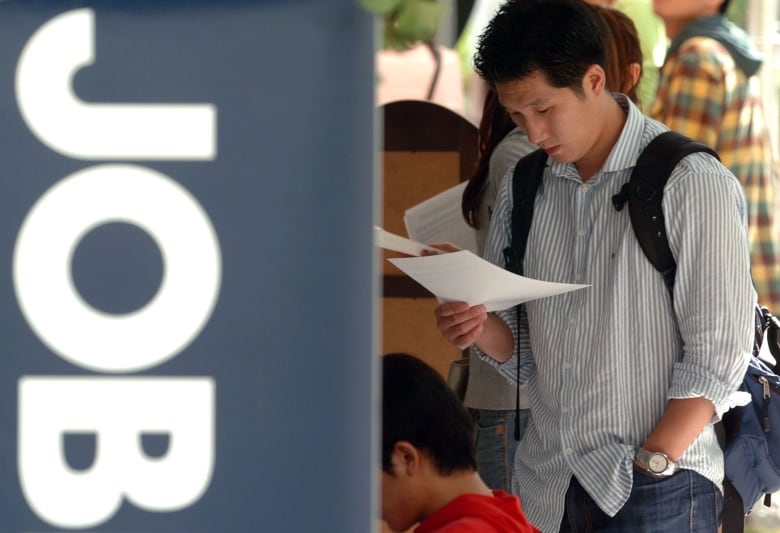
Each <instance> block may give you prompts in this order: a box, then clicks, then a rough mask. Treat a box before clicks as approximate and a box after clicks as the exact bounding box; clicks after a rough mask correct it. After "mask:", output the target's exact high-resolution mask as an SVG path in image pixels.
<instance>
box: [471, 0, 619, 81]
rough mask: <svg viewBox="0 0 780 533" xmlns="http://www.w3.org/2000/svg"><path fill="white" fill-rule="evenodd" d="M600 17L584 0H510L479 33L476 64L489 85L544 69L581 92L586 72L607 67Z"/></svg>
mask: <svg viewBox="0 0 780 533" xmlns="http://www.w3.org/2000/svg"><path fill="white" fill-rule="evenodd" d="M596 17H597V15H596V14H595V13H593V11H592V10H591V9H589V8H588V6H587V5H586V4H585V2H583V1H582V0H508V1H507V2H506V3H504V4H503V5H502V6H501V8H500V9H499V10H498V12H497V13H496V15H495V17H493V19H492V20H491V21H490V23H489V24H488V26H487V28H486V29H485V31H484V32H483V33H482V35H481V36H480V38H479V44H478V47H477V52H476V54H475V56H474V66H475V68H476V70H477V72H478V73H479V75H480V76H481V77H482V78H483V79H484V80H485V81H487V82H488V83H490V84H495V83H500V82H507V81H514V80H517V79H521V78H525V77H526V76H528V75H530V74H532V73H534V72H537V71H539V72H541V73H543V74H544V76H545V78H546V80H547V82H548V83H549V84H550V85H552V86H553V87H558V88H571V89H572V90H573V91H574V92H575V93H576V94H578V95H581V94H582V93H583V89H582V78H583V76H584V75H585V71H586V70H587V69H588V68H589V67H590V66H591V65H594V64H597V65H601V66H602V67H604V66H605V52H604V41H603V39H602V35H601V31H600V29H599V21H598V19H597V18H596Z"/></svg>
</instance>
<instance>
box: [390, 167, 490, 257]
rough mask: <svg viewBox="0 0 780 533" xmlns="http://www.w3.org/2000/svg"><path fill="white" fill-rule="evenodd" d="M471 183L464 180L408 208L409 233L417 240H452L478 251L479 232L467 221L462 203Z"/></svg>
mask: <svg viewBox="0 0 780 533" xmlns="http://www.w3.org/2000/svg"><path fill="white" fill-rule="evenodd" d="M467 183H468V182H465V181H464V182H463V183H461V184H459V185H456V186H455V187H451V188H449V189H447V190H446V191H444V192H440V193H439V194H437V195H435V196H432V197H430V198H428V199H427V200H425V201H424V202H421V203H419V204H417V205H415V206H412V207H410V208H409V209H407V210H406V211H405V212H404V224H406V232H407V233H408V234H409V237H410V238H412V239H413V240H415V241H417V242H426V243H432V242H449V243H452V244H454V245H455V246H457V247H458V248H461V249H463V250H469V251H471V252H473V253H477V235H476V233H475V232H474V228H472V227H471V226H469V225H468V224H466V220H465V219H464V218H463V211H462V210H461V207H460V206H461V198H462V197H463V189H465V188H466V184H467Z"/></svg>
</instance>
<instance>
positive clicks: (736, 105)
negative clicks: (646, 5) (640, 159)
mask: <svg viewBox="0 0 780 533" xmlns="http://www.w3.org/2000/svg"><path fill="white" fill-rule="evenodd" d="M728 5H729V2H728V0H726V1H724V0H653V8H654V9H655V12H656V13H658V15H660V17H661V18H662V19H663V21H664V24H665V26H666V33H667V35H668V36H669V38H670V39H671V46H670V47H669V51H668V55H667V58H666V61H665V62H664V66H663V68H662V70H661V82H660V85H659V90H658V94H657V97H656V100H655V103H654V105H653V107H652V109H651V112H650V116H651V117H653V118H654V119H656V120H659V121H661V122H663V123H664V124H666V125H667V126H668V127H669V128H671V129H673V130H675V131H678V132H680V133H682V134H685V135H687V136H689V137H692V138H694V139H697V140H700V141H702V142H704V143H706V144H708V145H710V146H712V147H713V148H715V150H717V152H718V154H719V155H720V157H721V160H722V161H723V164H724V165H726V166H727V167H729V168H730V169H731V171H732V172H734V174H735V175H736V176H737V178H739V180H740V182H741V183H742V186H743V188H744V191H745V196H746V198H747V206H748V240H749V242H750V249H751V263H752V267H753V280H754V281H755V284H756V290H757V291H758V301H759V302H760V303H761V304H762V305H766V306H767V307H769V308H770V309H780V220H778V217H777V213H776V209H775V207H776V205H777V201H778V199H777V197H776V195H777V194H780V192H778V191H777V189H776V187H777V180H776V176H775V173H774V167H773V162H772V150H771V145H770V142H769V134H768V130H767V127H766V121H765V118H764V116H763V109H762V103H761V89H760V87H759V81H758V77H757V76H756V73H757V72H758V70H759V68H760V67H761V56H760V55H759V54H758V52H757V51H756V50H755V48H754V47H753V46H752V44H751V42H750V39H749V38H748V36H747V35H746V34H745V32H744V31H742V29H740V28H739V27H737V26H735V25H734V24H732V23H731V22H729V21H728V20H726V18H725V16H724V13H725V12H726V9H727V8H728Z"/></svg>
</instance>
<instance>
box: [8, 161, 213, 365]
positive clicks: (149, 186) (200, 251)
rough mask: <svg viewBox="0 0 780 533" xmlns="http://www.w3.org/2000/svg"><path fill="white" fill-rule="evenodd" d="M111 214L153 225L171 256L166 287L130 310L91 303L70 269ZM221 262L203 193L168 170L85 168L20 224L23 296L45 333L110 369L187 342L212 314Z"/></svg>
mask: <svg viewBox="0 0 780 533" xmlns="http://www.w3.org/2000/svg"><path fill="white" fill-rule="evenodd" d="M110 222H125V223H129V224H134V225H136V226H139V227H140V228H141V229H143V230H145V231H146V232H147V233H149V235H150V236H151V237H152V238H153V239H154V240H155V242H156V243H157V245H158V246H159V248H160V252H161V255H162V258H163V277H162V282H161V284H160V288H159V290H158V292H157V294H156V295H155V296H154V297H153V298H152V299H151V300H150V301H149V302H148V303H147V304H146V305H145V306H144V307H142V308H141V309H138V310H136V311H133V312H131V313H127V314H123V315H113V314H108V313H104V312H101V311H98V310H96V309H94V308H93V307H91V306H90V305H89V304H87V303H86V302H85V301H84V300H83V299H82V298H81V296H80V295H79V294H78V291H77V290H76V287H75V285H74V283H73V278H72V276H71V274H70V270H71V263H72V258H73V253H74V250H75V249H76V246H77V245H78V243H79V241H80V240H81V238H82V237H84V235H86V234H87V233H88V232H89V231H91V230H92V229H94V228H95V227H97V226H99V225H102V224H106V223H110ZM221 268H222V267H221V255H220V250H219V242H218V240H217V236H216V232H215V231H214V228H213V227H212V225H211V222H210V220H209V218H208V215H207V214H206V212H205V211H204V210H203V208H202V207H201V206H200V204H199V203H198V202H197V200H196V199H195V198H194V197H193V196H192V195H191V194H190V193H189V192H188V191H187V190H186V189H185V188H184V187H182V186H181V185H179V184H178V183H176V182H175V181H173V180H172V179H170V178H168V177H167V176H165V175H164V174H161V173H159V172H156V171H153V170H151V169H149V168H146V167H141V166H137V165H119V164H117V165H100V166H93V167H90V168H87V169H84V170H80V171H78V172H75V173H73V174H71V175H70V176H68V177H66V178H64V179H62V180H60V181H59V182H57V183H56V184H55V185H54V186H52V187H51V188H50V189H49V190H48V191H46V193H44V194H43V196H41V198H40V199H39V200H38V202H36V204H35V205H34V206H33V208H32V209H31V210H30V212H29V213H28V215H27V217H26V218H25V220H24V222H23V224H22V227H21V229H20V230H19V235H18V237H17V241H16V247H15V250H14V259H13V276H14V288H15V291H16V297H17V299H18V300H19V306H20V308H21V310H22V313H23V314H24V317H25V319H26V320H27V322H28V323H29V324H30V327H31V328H32V329H33V331H34V332H35V334H36V335H37V336H38V337H39V338H40V339H41V341H43V343H44V344H46V346H48V347H49V348H50V349H51V350H52V351H54V352H55V353H56V354H58V355H59V356H61V357H62V358H64V359H66V360H68V361H70V362H71V363H74V364H77V365H80V366H82V367H84V368H88V369H91V370H95V371H100V372H137V371H140V370H144V369H146V368H150V367H153V366H156V365H158V364H160V363H162V362H164V361H166V360H168V359H170V358H172V357H173V356H175V355H176V354H178V353H179V352H180V351H181V350H183V349H184V348H185V347H186V346H187V345H188V344H189V343H190V342H192V340H194V339H195V337H196V336H197V335H198V334H199V333H200V331H201V329H202V328H203V326H204V325H205V324H206V322H207V321H208V319H209V317H210V316H211V313H212V311H213V309H214V305H215V304H216V300H217V296H218V294H219V289H220V283H221V275H222V274H221Z"/></svg>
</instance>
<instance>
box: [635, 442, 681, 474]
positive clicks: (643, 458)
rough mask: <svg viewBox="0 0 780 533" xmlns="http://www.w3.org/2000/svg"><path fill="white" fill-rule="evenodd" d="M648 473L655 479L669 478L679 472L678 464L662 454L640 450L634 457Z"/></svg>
mask: <svg viewBox="0 0 780 533" xmlns="http://www.w3.org/2000/svg"><path fill="white" fill-rule="evenodd" d="M634 457H635V458H636V459H637V460H638V461H639V462H640V463H642V465H643V466H644V469H645V470H647V473H648V474H650V475H651V476H655V477H669V476H671V475H672V474H674V472H675V471H676V470H677V464H676V463H675V462H674V461H672V460H671V459H669V456H668V455H666V454H665V453H661V452H650V451H648V450H645V449H644V448H639V449H638V450H637V452H636V455H635V456H634Z"/></svg>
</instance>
